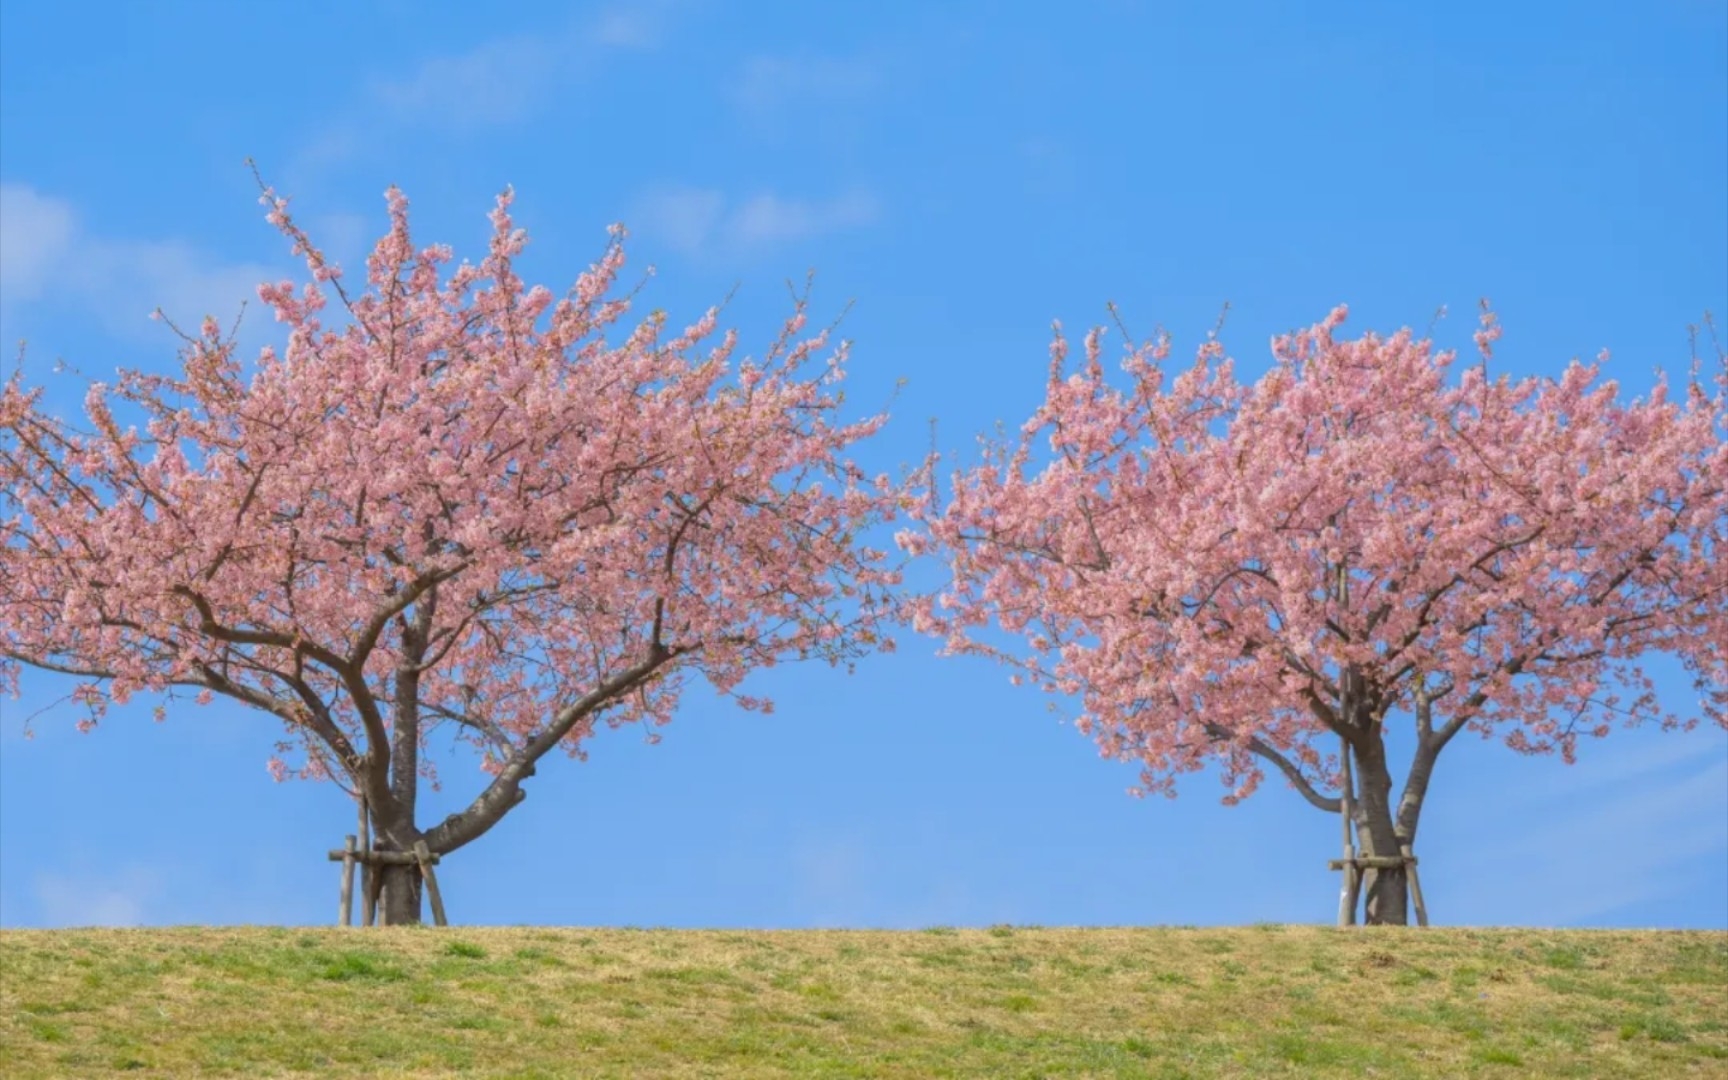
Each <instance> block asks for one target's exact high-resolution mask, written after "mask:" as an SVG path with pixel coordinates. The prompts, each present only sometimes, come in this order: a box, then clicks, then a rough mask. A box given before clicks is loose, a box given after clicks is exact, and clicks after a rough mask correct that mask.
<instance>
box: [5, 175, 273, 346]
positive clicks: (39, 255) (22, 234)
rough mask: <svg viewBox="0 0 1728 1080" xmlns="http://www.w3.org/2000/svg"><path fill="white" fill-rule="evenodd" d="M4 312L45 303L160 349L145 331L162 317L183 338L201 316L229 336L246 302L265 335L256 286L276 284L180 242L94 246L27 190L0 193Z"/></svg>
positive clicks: (72, 214) (265, 271)
mask: <svg viewBox="0 0 1728 1080" xmlns="http://www.w3.org/2000/svg"><path fill="white" fill-rule="evenodd" d="M0 251H3V253H4V254H3V255H0V279H3V280H0V305H3V306H4V308H5V309H6V311H7V313H8V314H12V313H13V312H14V311H16V310H17V309H18V308H22V307H24V306H25V305H27V304H31V303H36V302H49V303H53V304H55V305H56V306H60V307H71V308H75V309H78V310H81V311H86V312H89V313H91V314H93V315H94V316H95V317H96V319H97V320H98V321H99V322H100V323H101V324H102V325H103V326H104V327H105V328H106V329H108V330H109V331H110V332H112V333H114V334H116V335H120V336H125V337H130V338H137V339H140V340H149V341H159V340H161V335H162V334H163V333H164V330H163V329H162V328H161V327H160V326H157V325H155V324H154V323H152V322H151V321H150V313H151V312H152V311H153V310H155V309H156V308H158V307H160V308H161V309H162V311H163V313H164V314H165V315H167V316H168V317H169V318H170V319H172V320H174V322H175V323H177V324H178V325H180V327H181V328H182V329H184V330H187V331H188V332H196V330H197V327H198V323H199V322H200V321H201V320H202V319H203V317H204V316H205V315H213V316H215V317H216V318H217V319H218V320H219V321H220V322H221V323H222V324H223V326H224V328H226V327H227V326H228V325H229V324H231V323H232V321H233V319H234V317H235V316H236V315H237V314H238V313H239V312H240V305H241V304H242V303H243V302H249V304H248V307H247V323H248V325H249V326H250V327H252V328H254V329H256V328H258V327H260V326H262V325H266V324H267V323H268V320H269V316H268V315H263V316H260V314H259V312H258V308H259V307H260V305H259V304H258V302H257V299H256V296H257V286H258V284H259V282H262V281H267V280H275V279H277V278H279V277H281V274H280V272H279V271H273V270H272V269H271V268H270V267H266V266H263V265H261V264H257V263H229V262H223V261H221V260H219V259H216V258H213V257H210V256H208V255H207V254H205V253H203V252H200V251H198V250H197V249H196V248H194V247H193V246H192V245H190V244H188V243H186V242H185V241H182V240H174V239H168V240H148V241H141V240H115V239H108V238H104V237H99V236H92V235H90V234H89V233H87V232H86V231H84V229H83V228H82V227H81V226H80V224H79V222H78V215H77V212H76V211H75V210H74V208H73V206H72V204H71V203H70V202H68V201H66V200H65V199H61V198H57V197H54V196H50V195H44V194H42V193H41V192H38V191H36V190H35V189H33V188H31V187H29V186H27V185H23V184H0Z"/></svg>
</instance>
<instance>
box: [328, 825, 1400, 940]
mask: <svg viewBox="0 0 1728 1080" xmlns="http://www.w3.org/2000/svg"><path fill="white" fill-rule="evenodd" d="M1402 850H1403V852H1404V853H1403V854H1402V855H1357V856H1355V857H1354V858H1350V859H1333V860H1331V861H1330V862H1328V863H1327V864H1326V867H1327V869H1330V870H1344V871H1346V872H1347V873H1346V877H1345V881H1346V883H1347V884H1346V888H1348V881H1349V876H1350V875H1352V874H1356V873H1359V872H1361V871H1362V870H1396V869H1398V868H1399V867H1404V868H1405V869H1406V870H1408V871H1409V874H1410V901H1411V903H1413V904H1414V905H1415V906H1416V925H1417V926H1427V925H1428V904H1427V903H1426V902H1425V901H1424V900H1423V898H1422V879H1421V878H1420V877H1418V876H1417V875H1416V856H1414V855H1412V854H1411V853H1410V845H1409V844H1404V845H1402ZM331 854H332V855H334V854H336V852H331ZM1339 925H1340V926H1342V925H1344V923H1343V921H1342V919H1340V921H1339Z"/></svg>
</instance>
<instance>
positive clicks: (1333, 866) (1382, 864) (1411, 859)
mask: <svg viewBox="0 0 1728 1080" xmlns="http://www.w3.org/2000/svg"><path fill="white" fill-rule="evenodd" d="M331 854H332V855H334V854H336V853H335V852H331ZM1415 865H1416V856H1414V855H1358V856H1356V857H1355V858H1353V859H1333V860H1332V861H1331V862H1329V863H1327V864H1326V868H1327V869H1329V870H1342V869H1344V867H1345V866H1354V867H1355V868H1356V869H1358V870H1396V869H1397V868H1398V867H1400V866H1415Z"/></svg>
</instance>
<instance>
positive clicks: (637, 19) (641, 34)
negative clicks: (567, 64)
mask: <svg viewBox="0 0 1728 1080" xmlns="http://www.w3.org/2000/svg"><path fill="white" fill-rule="evenodd" d="M666 8H667V5H666V4H641V3H639V4H637V5H635V6H633V7H617V8H613V9H612V10H610V11H604V12H601V13H600V16H599V17H598V18H596V19H595V20H594V22H593V25H591V26H590V27H589V29H588V38H589V40H591V41H593V42H594V43H595V44H596V45H607V46H610V47H612V48H615V49H651V48H653V47H654V46H656V45H658V44H660V37H661V33H662V30H663V26H662V23H663V21H664V15H665V13H666Z"/></svg>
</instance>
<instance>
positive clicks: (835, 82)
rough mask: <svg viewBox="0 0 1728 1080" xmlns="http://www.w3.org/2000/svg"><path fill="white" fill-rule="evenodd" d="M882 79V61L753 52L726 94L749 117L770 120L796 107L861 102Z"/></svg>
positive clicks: (879, 84) (881, 82)
mask: <svg viewBox="0 0 1728 1080" xmlns="http://www.w3.org/2000/svg"><path fill="white" fill-rule="evenodd" d="M883 83H884V76H883V71H882V68H881V66H880V65H879V64H877V63H875V62H873V61H870V60H867V59H864V58H862V57H836V56H808V55H804V56H754V57H751V58H750V59H749V60H747V61H745V63H744V68H743V70H742V71H741V72H740V73H739V74H738V77H737V78H736V79H734V80H733V82H732V83H731V85H730V86H729V87H728V88H727V96H728V97H729V98H730V99H731V101H732V103H733V105H735V106H736V107H737V108H738V109H740V110H741V111H742V112H744V113H745V114H746V115H747V116H749V117H751V118H752V119H755V120H767V119H769V118H771V117H773V116H775V115H776V114H778V113H780V112H781V111H782V110H785V109H787V108H790V107H792V106H807V105H818V106H825V107H832V106H833V105H836V104H849V103H856V102H860V101H863V100H865V99H867V98H869V97H870V96H871V95H873V94H874V93H875V92H876V91H877V90H878V89H879V88H880V87H881V86H882V85H883Z"/></svg>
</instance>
